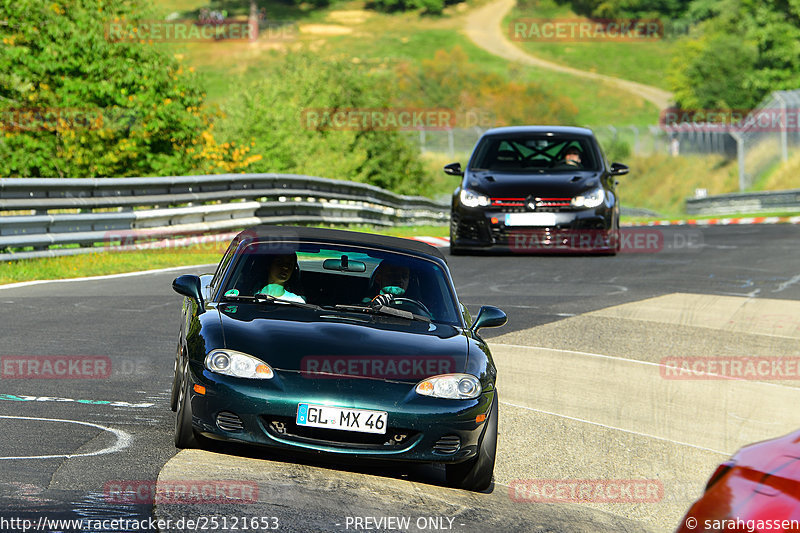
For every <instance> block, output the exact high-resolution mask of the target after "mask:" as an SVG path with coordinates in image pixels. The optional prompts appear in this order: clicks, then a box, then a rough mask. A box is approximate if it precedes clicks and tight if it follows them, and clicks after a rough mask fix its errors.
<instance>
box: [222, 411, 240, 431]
mask: <svg viewBox="0 0 800 533" xmlns="http://www.w3.org/2000/svg"><path fill="white" fill-rule="evenodd" d="M217 427H219V429H221V430H222V431H243V430H244V424H243V423H242V419H241V418H239V416H238V415H236V414H235V413H231V412H230V411H222V412H221V413H219V414H218V415H217Z"/></svg>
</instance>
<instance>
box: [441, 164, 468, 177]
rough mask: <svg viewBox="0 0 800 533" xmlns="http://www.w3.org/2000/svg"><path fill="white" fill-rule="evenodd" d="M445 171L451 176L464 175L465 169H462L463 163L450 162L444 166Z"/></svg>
mask: <svg viewBox="0 0 800 533" xmlns="http://www.w3.org/2000/svg"><path fill="white" fill-rule="evenodd" d="M444 173H445V174H450V175H451V176H463V175H464V171H463V170H462V169H461V163H450V164H449V165H445V166H444Z"/></svg>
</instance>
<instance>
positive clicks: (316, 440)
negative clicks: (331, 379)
mask: <svg viewBox="0 0 800 533" xmlns="http://www.w3.org/2000/svg"><path fill="white" fill-rule="evenodd" d="M261 422H262V424H263V426H264V428H265V429H266V431H267V433H269V434H270V435H271V436H273V437H276V438H280V439H289V440H294V441H297V442H306V443H309V444H320V445H323V446H341V447H346V448H359V449H363V450H393V449H401V448H405V447H406V446H408V444H409V443H410V442H412V441H413V440H414V437H416V435H417V432H415V431H410V430H407V429H402V428H395V427H388V428H386V434H385V435H379V434H375V433H359V432H357V431H344V430H340V429H325V428H315V427H308V426H298V425H297V424H296V423H295V419H294V418H289V417H278V416H264V415H262V416H261Z"/></svg>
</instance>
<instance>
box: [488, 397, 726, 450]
mask: <svg viewBox="0 0 800 533" xmlns="http://www.w3.org/2000/svg"><path fill="white" fill-rule="evenodd" d="M500 403H502V404H504V405H510V406H511V407H516V408H518V409H526V410H528V411H534V412H537V413H542V414H545V415H551V416H558V417H561V418H566V419H568V420H574V421H576V422H583V423H584V424H591V425H593V426H600V427H603V428H606V429H613V430H615V431H622V432H624V433H630V434H632V435H638V436H640V437H647V438H649V439H655V440H661V441H664V442H670V443H672V444H678V445H679V446H688V447H690V448H695V449H698V450H703V451H706V452H712V453H718V454H720V455H724V456H726V457H730V456H731V455H733V454H732V453H728V452H721V451H719V450H713V449H711V448H706V447H705V446H698V445H696V444H690V443H688V442H681V441H678V440H672V439H668V438H665V437H659V436H657V435H650V434H649V433H640V432H638V431H633V430H631V429H623V428H618V427H614V426H607V425H606V424H601V423H599V422H592V421H591V420H586V419H583V418H576V417H574V416H567V415H562V414H559V413H553V412H551V411H544V410H542V409H534V408H533V407H527V406H525V405H517V404H515V403H510V402H502V401H501V402H500Z"/></svg>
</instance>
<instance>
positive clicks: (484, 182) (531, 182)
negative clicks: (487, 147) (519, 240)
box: [466, 170, 600, 198]
mask: <svg viewBox="0 0 800 533" xmlns="http://www.w3.org/2000/svg"><path fill="white" fill-rule="evenodd" d="M466 183H467V186H468V187H469V188H470V189H472V190H474V191H477V192H480V193H483V194H486V195H487V196H490V197H493V198H527V197H528V196H530V195H535V196H538V197H552V198H571V197H573V196H575V195H577V194H580V193H582V192H584V191H586V190H587V189H591V188H593V187H596V186H598V185H599V184H600V173H599V172H592V171H580V170H579V171H574V172H559V173H550V174H544V173H542V174H540V173H537V172H531V173H520V172H505V173H504V172H492V171H489V172H471V173H469V174H468V177H467V180H466Z"/></svg>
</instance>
